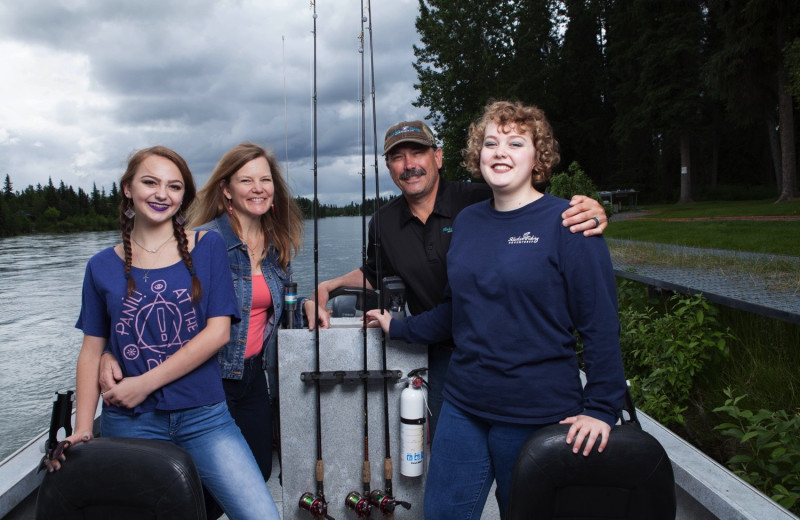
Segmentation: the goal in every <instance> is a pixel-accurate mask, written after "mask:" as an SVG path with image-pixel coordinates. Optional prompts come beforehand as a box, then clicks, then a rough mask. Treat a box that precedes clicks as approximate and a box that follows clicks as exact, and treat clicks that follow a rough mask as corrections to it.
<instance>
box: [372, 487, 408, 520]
mask: <svg viewBox="0 0 800 520" xmlns="http://www.w3.org/2000/svg"><path fill="white" fill-rule="evenodd" d="M369 501H370V503H371V504H372V505H373V506H374V507H377V508H378V511H380V512H381V513H383V514H384V515H388V514H390V513H394V510H395V508H396V507H397V506H403V507H404V508H406V509H411V504H409V503H408V502H403V501H402V500H397V499H396V498H394V497H393V496H391V495H389V494H387V493H385V492H384V491H382V490H380V489H375V490H373V491H371V492H370V494H369Z"/></svg>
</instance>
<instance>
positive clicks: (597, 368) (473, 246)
mask: <svg viewBox="0 0 800 520" xmlns="http://www.w3.org/2000/svg"><path fill="white" fill-rule="evenodd" d="M568 207H569V202H568V201H566V200H563V199H559V198H556V197H553V196H551V195H549V194H545V195H544V196H543V197H541V198H540V199H538V200H536V201H534V202H532V203H530V204H528V205H526V206H524V207H522V208H520V209H516V210H513V211H505V212H501V211H496V210H495V209H494V208H493V207H492V205H491V203H490V201H485V202H479V203H477V204H474V205H472V206H469V207H467V208H465V209H464V210H463V211H462V212H461V213H460V214H459V215H458V217H457V218H456V220H455V222H454V224H453V238H452V242H451V244H450V251H449V252H448V254H447V272H448V279H449V286H448V288H447V289H446V291H445V303H443V304H442V305H440V306H438V307H436V308H435V309H433V310H432V311H430V312H426V313H423V314H420V315H418V316H412V317H410V318H407V319H406V320H404V321H397V320H393V321H392V325H391V331H390V332H391V337H392V338H401V339H404V340H406V341H410V342H413V343H431V342H435V341H439V340H441V339H443V338H447V337H448V336H450V335H451V334H452V337H453V339H454V341H455V350H454V352H453V356H452V359H451V362H450V367H449V369H448V372H447V379H446V381H445V389H444V396H445V398H446V399H447V400H449V401H451V402H452V403H453V404H455V405H456V406H458V407H459V408H461V409H463V410H465V411H467V412H470V413H473V414H475V415H477V416H480V417H484V418H488V419H493V420H500V421H505V422H514V423H524V424H547V423H552V422H557V421H559V420H561V419H563V418H565V417H568V416H572V415H577V414H585V415H589V416H592V417H595V418H597V419H601V420H603V421H605V422H607V423H609V424H611V425H613V424H614V423H615V422H616V419H617V414H618V410H619V408H620V407H621V404H622V397H623V395H624V393H625V379H624V374H623V369H622V357H621V353H620V346H619V318H618V315H617V294H616V285H615V279H614V272H613V268H612V265H611V259H610V256H609V253H608V248H607V247H606V244H605V240H604V239H603V238H602V237H600V236H596V237H588V238H587V237H584V236H583V235H581V234H572V233H570V232H569V229H568V228H565V227H564V226H563V225H562V222H561V220H562V219H561V214H562V213H563V212H564V211H565V210H566V209H567V208H568ZM576 329H577V330H579V331H580V334H581V337H582V341H583V344H584V354H583V359H584V364H585V369H586V373H587V379H588V383H587V385H586V387H585V388H582V387H581V382H580V377H579V370H578V360H577V355H576V353H575V344H576V340H575V337H574V335H573V332H574V331H575V330H576Z"/></svg>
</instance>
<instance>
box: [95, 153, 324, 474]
mask: <svg viewBox="0 0 800 520" xmlns="http://www.w3.org/2000/svg"><path fill="white" fill-rule="evenodd" d="M189 215H190V218H189V220H190V225H191V226H199V228H198V229H200V230H207V231H216V232H217V233H219V235H221V237H222V239H223V240H224V242H225V245H226V247H227V250H228V264H229V266H230V271H231V273H230V275H231V276H232V277H233V283H234V289H235V291H236V297H237V303H238V308H239V309H240V312H241V317H242V320H241V321H240V322H238V323H234V324H232V325H231V332H230V339H229V341H228V343H227V345H225V346H224V347H223V348H222V349H221V350H220V351H219V353H218V354H217V360H218V361H219V365H220V369H221V372H222V378H223V381H222V385H223V388H224V389H225V396H226V399H227V402H228V409H229V410H230V413H231V415H232V416H233V418H234V420H235V421H236V424H237V426H239V429H240V430H241V431H242V435H244V438H245V440H247V443H248V445H249V446H250V449H251V450H252V452H253V455H254V456H255V459H256V462H258V465H259V468H260V469H261V474H262V476H263V477H264V480H268V479H269V477H270V474H271V472H272V444H273V443H272V438H273V434H272V431H273V428H272V426H273V425H272V415H273V409H272V406H271V403H270V401H271V400H272V401H273V402H274V401H275V400H276V399H277V388H276V385H277V343H276V339H277V335H278V325H279V324H280V323H281V319H282V317H283V312H284V302H283V293H284V287H285V285H286V283H287V282H288V281H289V276H290V274H291V272H292V267H291V264H290V261H291V259H292V258H293V257H294V256H295V255H296V254H297V251H298V250H299V248H300V246H301V245H302V232H303V217H302V214H301V212H300V208H299V207H298V206H297V204H296V203H295V201H294V199H293V198H292V196H291V193H290V192H289V186H288V185H287V183H286V180H285V179H284V178H283V175H282V174H281V170H280V165H279V164H278V160H277V158H276V157H275V155H274V154H272V153H271V152H268V151H267V150H265V149H264V148H262V147H261V146H258V145H256V144H253V143H241V144H239V145H237V146H235V147H233V148H231V149H230V150H228V151H227V152H226V153H225V155H223V156H222V158H221V159H220V160H219V163H217V166H216V167H215V168H214V171H213V172H212V173H211V177H210V178H209V179H208V182H207V183H206V185H205V186H204V187H203V189H201V190H200V192H199V193H198V194H197V200H196V201H195V203H194V204H193V205H192V207H191V209H190V210H189ZM309 301H311V300H305V299H302V298H301V299H300V301H299V302H298V305H297V308H296V310H295V323H298V324H299V323H301V319H302V311H307V312H308V313H311V315H313V312H314V311H313V302H312V303H311V304H309V305H308V306H306V305H305V304H306V302H309ZM322 312H325V311H324V310H320V314H321V313H322ZM265 372H266V374H267V375H266V376H265ZM100 373H101V377H100V385H101V387H102V388H104V389H106V388H109V389H110V388H112V387H113V386H114V385H115V384H116V381H118V380H119V379H120V377H121V375H120V373H119V369H118V368H117V367H116V366H115V361H114V359H113V357H112V356H103V360H102V366H101V371H100ZM106 395H109V394H108V393H106Z"/></svg>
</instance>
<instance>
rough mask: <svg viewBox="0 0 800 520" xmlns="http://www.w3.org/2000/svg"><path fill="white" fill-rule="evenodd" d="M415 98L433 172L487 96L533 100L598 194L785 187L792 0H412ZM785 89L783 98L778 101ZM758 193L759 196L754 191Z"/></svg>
mask: <svg viewBox="0 0 800 520" xmlns="http://www.w3.org/2000/svg"><path fill="white" fill-rule="evenodd" d="M418 1H419V7H420V10H419V16H418V17H417V19H416V27H417V31H418V33H419V35H420V41H419V42H418V43H417V44H415V45H414V53H415V56H416V61H415V63H414V66H415V68H416V71H417V79H418V81H417V84H416V85H415V86H416V88H417V91H418V97H417V100H416V102H415V106H418V107H422V108H426V109H428V110H429V111H430V120H431V122H432V123H433V126H434V128H435V130H436V133H437V135H438V137H439V138H440V139H441V140H442V143H443V148H444V157H445V171H446V175H447V176H449V177H451V178H466V177H467V173H466V171H465V170H464V169H463V168H461V167H460V166H459V162H460V161H461V155H460V150H461V149H462V148H463V147H464V144H465V143H466V135H467V128H468V126H469V123H470V122H471V121H473V120H474V119H475V117H477V116H478V115H479V114H480V113H481V110H482V108H483V106H484V105H485V104H486V102H487V101H488V100H490V99H493V98H494V99H509V98H510V99H518V100H520V101H523V102H525V103H532V104H535V105H538V106H539V107H541V108H542V109H544V110H545V112H546V113H547V116H548V119H550V121H551V122H552V124H553V127H554V132H555V136H556V138H557V139H558V140H559V141H560V143H561V155H562V161H561V166H560V168H561V169H566V168H567V166H568V165H569V164H571V163H572V162H573V161H577V162H579V163H580V164H581V166H582V168H583V169H584V170H585V172H586V173H587V174H588V175H589V177H590V178H591V179H592V180H593V181H594V182H595V184H596V185H597V186H598V187H599V188H600V189H606V190H614V189H637V190H640V192H641V193H640V195H639V200H640V201H645V202H656V201H657V202H677V201H682V202H688V201H690V200H698V199H714V198H719V197H720V196H727V195H731V196H733V195H738V196H739V197H745V196H747V193H748V191H749V192H751V193H752V190H753V189H757V190H760V191H759V192H758V193H759V196H761V195H763V194H764V193H766V197H770V196H774V197H776V199H778V200H787V199H789V198H792V197H796V196H797V195H798V193H797V154H796V148H797V145H798V137H797V136H798V132H797V124H798V123H797V122H798V118H797V117H796V116H797V103H796V102H797V100H798V99H800V2H798V1H797V0H668V1H667V0H664V1H659V0H513V1H505V2H497V1H496V0H418ZM793 96H794V97H793ZM764 190H766V191H764Z"/></svg>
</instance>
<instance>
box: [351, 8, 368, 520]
mask: <svg viewBox="0 0 800 520" xmlns="http://www.w3.org/2000/svg"><path fill="white" fill-rule="evenodd" d="M364 21H365V17H364V0H361V32H360V33H359V36H358V40H359V47H358V52H359V53H360V54H361V81H360V82H359V88H360V92H359V97H360V102H361V265H366V264H367V232H366V228H365V226H366V223H367V211H366V206H367V162H366V161H367V136H366V118H367V115H366V106H365V99H364V97H365V96H364V83H365V81H366V77H365V75H364ZM361 291H362V294H363V298H364V302H365V304H366V301H367V275H366V274H364V273H362V276H361ZM365 308H366V307H365ZM361 337H362V339H363V346H362V357H363V359H364V369H363V372H362V382H363V383H362V384H363V387H364V404H363V406H364V421H363V423H364V424H363V426H364V442H363V449H364V461H363V462H362V465H361V493H359V492H357V491H351V492H350V493H348V495H347V498H345V507H346V508H347V509H350V510H352V511H355V513H356V516H357V517H359V518H369V515H370V514H371V513H372V503H371V502H370V487H371V486H370V484H371V480H372V472H371V470H370V463H369V382H368V380H367V374H368V369H369V366H368V364H367V320H362V322H361Z"/></svg>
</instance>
